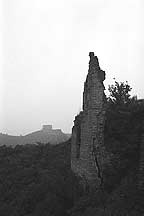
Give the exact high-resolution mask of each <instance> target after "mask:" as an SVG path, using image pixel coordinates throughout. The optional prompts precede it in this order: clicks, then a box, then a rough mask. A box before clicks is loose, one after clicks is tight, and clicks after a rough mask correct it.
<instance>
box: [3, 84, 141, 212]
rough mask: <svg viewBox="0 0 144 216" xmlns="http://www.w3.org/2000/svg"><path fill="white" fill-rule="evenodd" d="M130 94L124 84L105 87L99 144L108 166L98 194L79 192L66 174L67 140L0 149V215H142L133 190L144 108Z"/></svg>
mask: <svg viewBox="0 0 144 216" xmlns="http://www.w3.org/2000/svg"><path fill="white" fill-rule="evenodd" d="M130 91H131V87H130V86H129V85H128V83H118V82H115V85H111V86H110V87H109V92H110V96H109V97H108V98H107V110H106V122H105V131H104V142H105V149H106V152H107V153H108V154H109V155H110V163H107V164H106V165H105V167H104V169H103V178H104V183H103V185H102V187H101V188H100V189H99V190H97V191H92V192H90V193H89V194H84V193H82V190H81V187H80V185H79V184H78V179H77V178H76V177H75V176H74V174H73V173H72V172H71V169H70V140H69V141H67V142H66V143H62V144H59V145H56V146H52V145H50V144H46V145H43V144H41V143H38V144H37V145H24V146H21V145H17V146H15V148H12V147H6V146H1V147H0V216H9V215H10V216H61V215H62V216H67V215H70V216H112V215H114V216H126V215H130V216H134V215H135V216H140V215H143V213H144V208H143V198H142V196H143V194H140V191H137V188H136V187H134V186H133V185H134V183H135V182H136V180H137V179H136V174H137V168H138V165H139V164H138V163H139V150H140V141H141V140H140V138H141V134H142V132H143V131H142V130H143V128H142V121H143V120H144V105H143V103H141V102H139V101H138V100H137V98H136V97H133V98H132V97H131V96H130ZM125 180H126V181H127V182H128V184H125ZM123 181H124V182H123ZM74 196H76V197H77V198H78V200H77V202H76V203H73V201H74Z"/></svg>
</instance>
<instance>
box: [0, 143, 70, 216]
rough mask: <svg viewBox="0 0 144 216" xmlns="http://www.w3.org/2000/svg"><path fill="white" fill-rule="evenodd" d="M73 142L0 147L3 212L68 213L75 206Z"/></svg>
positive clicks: (16, 215) (13, 215)
mask: <svg viewBox="0 0 144 216" xmlns="http://www.w3.org/2000/svg"><path fill="white" fill-rule="evenodd" d="M69 153H70V142H69V141H67V142H66V143H61V144H59V145H55V146H53V145H49V144H46V145H19V146H16V147H15V148H12V147H6V146H1V147H0V194H1V196H0V215H1V216H9V215H11V216H19V215H21V216H26V215H27V216H33V215H34V216H40V215H41V216H48V215H53V216H54V215H55V216H60V215H63V216H66V215H67V213H66V211H67V209H68V208H70V207H71V206H72V173H71V171H70V154H69Z"/></svg>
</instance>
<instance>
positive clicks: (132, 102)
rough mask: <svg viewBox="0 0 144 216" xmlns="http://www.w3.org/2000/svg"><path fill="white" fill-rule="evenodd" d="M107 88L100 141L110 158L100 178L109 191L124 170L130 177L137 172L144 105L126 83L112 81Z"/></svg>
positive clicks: (124, 173) (115, 184) (120, 177)
mask: <svg viewBox="0 0 144 216" xmlns="http://www.w3.org/2000/svg"><path fill="white" fill-rule="evenodd" d="M109 91H110V97H109V98H108V102H107V111H106V122H105V134H104V142H105V148H106V150H107V151H108V152H110V153H112V155H113V157H112V158H111V163H110V164H107V166H106V167H105V170H104V178H105V179H106V181H105V189H107V190H109V191H111V190H112V189H114V187H116V186H117V184H119V183H120V181H121V179H122V178H123V177H125V176H126V175H127V174H128V172H133V175H134V176H135V174H136V172H137V167H138V163H139V149H140V148H139V147H140V143H141V135H142V132H143V131H142V130H143V128H142V122H143V121H144V104H143V103H141V102H139V100H137V98H136V97H131V96H130V91H131V87H130V86H129V84H128V83H127V82H126V83H123V82H122V83H118V82H116V81H115V85H111V86H109ZM135 180H136V179H134V181H135Z"/></svg>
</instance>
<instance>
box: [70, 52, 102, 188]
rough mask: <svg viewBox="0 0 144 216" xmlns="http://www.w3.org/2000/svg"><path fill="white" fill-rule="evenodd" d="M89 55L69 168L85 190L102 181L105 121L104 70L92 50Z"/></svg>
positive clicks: (73, 131)
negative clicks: (81, 109)
mask: <svg viewBox="0 0 144 216" xmlns="http://www.w3.org/2000/svg"><path fill="white" fill-rule="evenodd" d="M89 56H90V61H89V70H88V74H87V78H86V81H85V83H84V92H83V111H81V112H80V113H79V115H77V116H76V117H75V120H74V126H73V129H72V141H71V168H72V170H73V172H74V173H75V174H76V175H77V176H79V177H80V179H81V181H82V183H83V185H84V187H86V189H88V190H90V188H91V187H92V186H94V187H96V186H98V187H99V185H100V183H102V154H103V149H104V145H103V144H104V143H103V140H104V135H103V132H104V121H105V94H104V85H103V81H104V80H105V72H104V71H102V70H101V69H100V66H99V62H98V58H97V57H96V56H95V55H94V53H93V52H90V53H89Z"/></svg>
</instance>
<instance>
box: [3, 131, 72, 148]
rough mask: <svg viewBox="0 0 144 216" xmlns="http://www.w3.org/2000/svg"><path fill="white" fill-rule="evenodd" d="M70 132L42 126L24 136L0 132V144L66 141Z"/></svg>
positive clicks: (57, 142)
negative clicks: (66, 132)
mask: <svg viewBox="0 0 144 216" xmlns="http://www.w3.org/2000/svg"><path fill="white" fill-rule="evenodd" d="M70 136H71V135H70V134H65V133H63V132H62V131H61V129H52V128H45V127H43V128H42V130H39V131H35V132H33V133H29V134H27V135H25V136H11V135H7V134H2V133H0V146H2V145H6V146H10V145H11V146H16V145H24V144H36V143H37V142H40V143H50V144H59V143H62V142H65V141H67V140H68V139H69V138H70Z"/></svg>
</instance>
